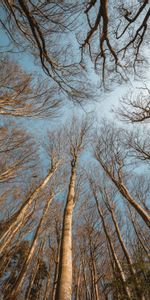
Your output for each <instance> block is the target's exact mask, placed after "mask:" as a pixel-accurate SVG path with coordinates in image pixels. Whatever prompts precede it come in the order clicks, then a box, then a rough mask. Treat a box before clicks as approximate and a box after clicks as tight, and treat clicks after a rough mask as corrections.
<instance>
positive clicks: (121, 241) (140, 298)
mask: <svg viewBox="0 0 150 300" xmlns="http://www.w3.org/2000/svg"><path fill="white" fill-rule="evenodd" d="M107 200H108V198H107ZM108 201H109V200H108ZM109 204H110V201H109ZM109 211H110V213H111V216H112V220H113V223H114V226H115V229H116V233H117V237H118V240H119V242H120V245H121V248H122V250H123V253H124V255H125V258H126V260H127V263H128V266H129V270H130V273H131V275H132V276H133V279H134V285H135V293H136V294H137V297H138V299H139V300H145V297H144V295H143V292H142V291H141V289H140V286H139V283H138V279H137V276H136V270H135V269H134V267H133V262H132V259H131V257H130V255H129V253H128V250H127V248H126V245H125V243H124V240H123V238H122V236H121V232H120V229H119V226H118V222H117V219H116V216H115V212H114V209H113V208H112V206H111V204H110V205H109Z"/></svg>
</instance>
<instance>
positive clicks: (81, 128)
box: [56, 119, 90, 300]
mask: <svg viewBox="0 0 150 300" xmlns="http://www.w3.org/2000/svg"><path fill="white" fill-rule="evenodd" d="M78 123H79V121H78V120H75V119H73V122H72V124H71V127H70V129H69V131H68V139H69V147H70V156H71V175H70V181H69V187H68V193H67V200H66V205H65V210H64V215H63V226H62V238H61V247H60V262H59V274H58V283H57V289H56V299H60V300H69V299H71V296H72V215H73V209H74V205H75V184H76V176H77V164H78V160H79V155H80V153H81V151H83V149H84V147H85V143H86V142H87V133H88V130H89V127H90V124H89V122H87V120H83V121H81V122H80V123H79V124H78Z"/></svg>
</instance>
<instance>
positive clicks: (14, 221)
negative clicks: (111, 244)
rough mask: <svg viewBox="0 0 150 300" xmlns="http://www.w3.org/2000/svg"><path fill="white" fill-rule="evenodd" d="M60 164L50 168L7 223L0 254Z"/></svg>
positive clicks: (0, 240) (0, 241)
mask: <svg viewBox="0 0 150 300" xmlns="http://www.w3.org/2000/svg"><path fill="white" fill-rule="evenodd" d="M59 163H60V162H57V163H56V164H55V166H54V167H52V168H51V170H50V172H49V174H48V175H47V176H46V177H45V179H44V180H43V181H42V183H41V184H40V185H39V186H38V187H37V188H36V189H35V191H34V192H33V193H32V195H31V196H30V197H29V198H28V199H27V200H26V201H25V202H24V203H23V204H22V206H21V207H20V209H19V210H18V211H17V212H16V213H15V214H14V216H13V217H12V218H11V219H10V220H9V222H8V229H7V230H6V232H5V233H4V234H3V236H2V237H1V239H0V243H1V246H0V254H2V252H4V251H5V249H6V248H7V246H8V245H9V243H10V242H11V240H12V239H13V237H14V236H15V234H16V233H17V232H18V231H19V229H20V228H21V226H22V223H23V222H24V219H25V217H26V214H27V210H28V208H29V206H30V205H31V204H32V202H33V200H34V199H35V197H37V195H38V194H39V192H40V191H41V190H42V189H43V188H44V187H45V185H46V184H47V183H48V181H49V180H50V178H51V177H52V176H53V175H54V173H55V171H56V170H57V167H58V165H59Z"/></svg>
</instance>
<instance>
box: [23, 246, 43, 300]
mask: <svg viewBox="0 0 150 300" xmlns="http://www.w3.org/2000/svg"><path fill="white" fill-rule="evenodd" d="M44 242H45V241H43V243H42V245H41V246H40V247H39V250H38V254H37V259H36V264H35V266H34V269H33V270H32V274H31V278H30V281H29V285H28V288H27V292H26V295H25V300H28V299H29V297H30V292H31V289H32V286H33V284H34V280H35V277H36V274H37V271H38V268H39V258H40V257H41V254H42V251H43V247H44Z"/></svg>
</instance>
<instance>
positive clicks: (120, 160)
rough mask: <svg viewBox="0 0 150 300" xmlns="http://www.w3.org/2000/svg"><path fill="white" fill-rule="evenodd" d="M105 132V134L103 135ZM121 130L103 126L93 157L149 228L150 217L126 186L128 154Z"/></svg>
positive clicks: (108, 125)
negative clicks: (124, 146)
mask: <svg viewBox="0 0 150 300" xmlns="http://www.w3.org/2000/svg"><path fill="white" fill-rule="evenodd" d="M104 132H105V133H104ZM121 140H122V130H121V129H117V128H116V127H115V126H111V124H104V125H103V126H102V127H101V133H100V134H99V136H98V137H97V144H96V148H95V157H96V159H97V161H98V162H99V163H100V165H101V167H102V168H103V170H104V171H105V173H106V174H107V176H108V177H109V178H110V179H111V180H112V182H113V183H114V184H115V186H116V187H117V188H118V190H119V192H120V193H121V194H122V196H123V197H124V198H125V199H126V200H127V201H128V202H129V203H130V205H131V206H133V207H134V208H135V210H136V211H137V212H138V213H139V215H140V216H141V218H142V219H143V220H144V222H145V223H146V225H147V226H148V227H150V216H149V215H148V213H147V211H146V210H145V209H144V208H143V207H142V206H141V205H140V204H139V203H138V202H137V201H136V200H135V199H134V198H133V197H132V195H131V193H130V192H129V189H128V188H127V186H126V183H125V180H126V172H127V171H126V168H125V167H126V165H127V163H129V162H127V161H128V153H127V151H126V150H125V149H124V148H123V145H122V143H121Z"/></svg>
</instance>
